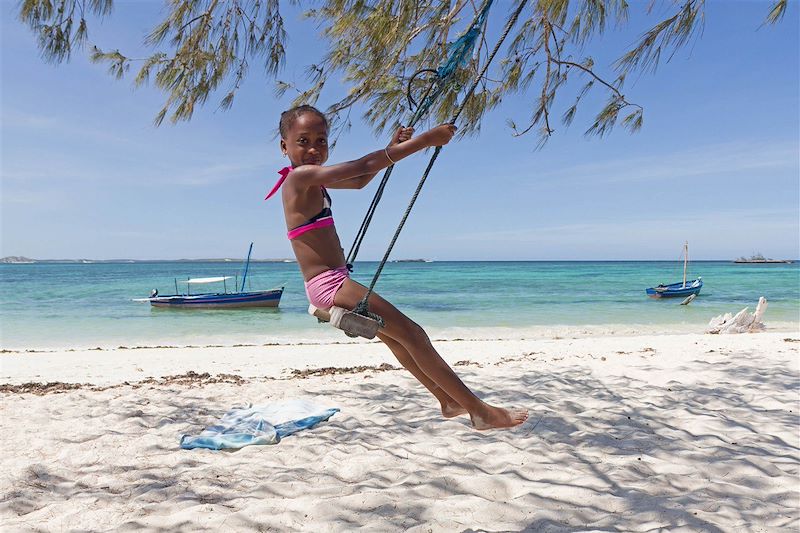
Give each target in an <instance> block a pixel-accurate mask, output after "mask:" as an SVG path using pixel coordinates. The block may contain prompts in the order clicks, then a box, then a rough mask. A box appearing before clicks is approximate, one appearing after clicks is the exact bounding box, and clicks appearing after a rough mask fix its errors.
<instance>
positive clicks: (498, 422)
mask: <svg viewBox="0 0 800 533" xmlns="http://www.w3.org/2000/svg"><path fill="white" fill-rule="evenodd" d="M469 417H470V419H472V426H473V427H474V428H475V429H478V430H483V429H492V428H510V427H514V426H518V425H520V424H522V423H523V422H525V420H527V419H528V410H527V409H502V408H500V407H492V406H491V405H487V406H486V412H485V413H481V414H480V415H479V414H477V413H475V414H470V415H469Z"/></svg>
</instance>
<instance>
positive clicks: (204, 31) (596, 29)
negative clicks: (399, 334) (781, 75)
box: [19, 0, 788, 146]
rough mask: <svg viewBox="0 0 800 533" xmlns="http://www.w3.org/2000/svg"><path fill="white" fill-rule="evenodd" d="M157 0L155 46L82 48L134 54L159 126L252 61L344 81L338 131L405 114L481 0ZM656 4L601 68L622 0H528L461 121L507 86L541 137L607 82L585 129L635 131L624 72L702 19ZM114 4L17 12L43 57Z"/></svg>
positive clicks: (83, 33)
mask: <svg viewBox="0 0 800 533" xmlns="http://www.w3.org/2000/svg"><path fill="white" fill-rule="evenodd" d="M164 1H165V4H166V9H165V16H164V19H163V20H161V21H160V22H159V23H158V24H156V25H155V27H154V28H153V29H152V30H151V32H150V33H149V34H148V35H147V36H146V39H145V44H146V45H147V46H149V47H150V48H151V49H153V53H152V54H151V55H149V56H148V57H145V58H131V57H129V56H127V55H126V54H123V53H122V52H120V51H119V50H111V51H104V50H101V49H100V48H98V47H96V46H95V47H92V51H91V56H90V57H91V59H92V60H93V61H95V62H97V63H103V64H106V65H107V66H108V69H109V73H110V74H111V75H113V76H115V77H118V78H121V77H123V76H125V74H126V73H127V72H128V71H129V70H130V68H131V65H132V64H134V63H135V64H136V65H137V66H138V72H137V73H136V76H135V77H134V84H135V85H136V86H141V85H146V84H150V83H152V84H154V85H155V86H156V87H158V88H159V89H160V90H161V91H162V92H163V93H164V94H165V95H166V101H165V103H164V106H163V107H162V109H161V110H160V111H159V113H158V114H157V115H156V118H155V124H156V125H159V124H161V123H162V121H163V120H164V119H165V118H166V117H167V116H168V115H169V118H170V120H171V121H172V122H177V121H181V120H189V119H190V118H191V117H192V115H193V113H194V111H195V109H196V108H197V107H198V106H202V105H203V104H205V103H206V101H207V99H208V98H209V96H211V95H212V93H217V92H218V91H220V93H221V94H222V97H221V99H220V101H219V106H220V107H221V108H223V109H227V108H229V107H231V105H233V101H234V98H235V95H236V92H237V90H238V89H239V87H240V86H241V83H242V82H243V80H244V79H245V77H246V76H247V74H248V70H249V67H250V65H251V63H253V64H255V65H256V66H258V67H259V68H261V69H263V72H264V74H265V75H266V76H267V77H269V78H273V79H275V83H276V87H275V93H276V95H277V96H283V95H285V94H287V93H293V95H294V97H293V103H294V104H301V103H310V104H316V103H317V102H318V101H319V100H320V99H321V98H325V97H327V98H330V97H329V96H328V95H327V94H325V89H326V87H327V86H328V85H329V81H330V80H331V79H336V80H337V81H339V82H340V83H341V84H343V85H344V86H345V87H346V91H347V92H346V94H345V95H344V96H343V97H341V98H339V99H338V100H336V101H334V102H333V103H331V104H330V105H329V106H328V108H327V111H328V114H329V115H330V118H331V120H332V124H333V125H334V126H335V127H337V128H339V129H340V131H341V129H343V128H347V127H348V126H349V125H350V123H351V119H350V114H351V110H352V109H353V108H354V106H357V107H358V108H362V109H366V111H365V112H364V114H363V118H364V120H365V121H366V122H367V123H368V124H370V125H371V126H372V127H373V128H374V129H375V130H376V131H383V130H386V129H387V128H391V127H394V126H395V125H396V124H398V123H403V122H404V120H406V119H407V118H408V116H409V115H410V114H411V112H413V111H414V106H415V104H416V103H417V102H419V101H420V100H421V99H422V98H423V97H424V94H425V92H426V90H428V88H429V87H430V84H431V76H432V75H433V74H432V70H435V69H436V68H437V67H438V66H439V65H441V64H442V63H444V62H445V61H446V59H447V56H448V52H449V50H448V43H451V42H453V41H454V40H455V39H456V38H457V37H458V35H459V34H460V33H461V32H462V31H464V30H465V28H467V27H468V26H469V24H470V23H471V22H472V20H473V18H474V17H475V14H476V12H478V11H479V10H480V9H481V7H482V5H483V1H482V0H283V2H281V0H164ZM287 2H290V3H292V4H299V5H300V6H301V7H302V8H303V9H304V10H305V11H304V16H305V17H306V18H308V19H310V20H312V21H314V22H315V23H316V24H317V26H318V27H319V29H320V33H321V35H322V37H323V38H324V40H325V41H326V42H327V48H326V49H325V50H324V51H323V52H322V54H321V55H320V57H319V58H315V61H316V62H314V63H313V64H311V65H309V67H308V69H307V79H306V80H305V83H304V84H303V85H302V86H298V85H297V84H295V83H292V82H289V81H286V80H281V79H279V78H278V76H279V73H280V70H281V67H282V66H283V64H284V61H285V48H284V47H285V43H286V32H285V30H284V22H283V16H282V14H281V6H282V4H283V5H284V6H285V5H286V3H287ZM520 2H522V0H496V1H495V5H494V6H493V7H492V9H491V11H490V15H489V16H490V18H496V19H502V20H500V22H502V23H505V21H506V19H507V17H508V16H509V15H510V14H511V13H512V12H514V11H515V10H516V9H517V8H518V7H519V6H520ZM642 4H643V3H636V4H635V6H636V7H637V8H638V7H639V6H640V5H642ZM656 6H660V7H661V8H665V9H666V11H667V13H668V14H667V16H666V18H665V19H664V20H661V21H659V22H657V23H656V24H654V25H653V26H652V27H651V28H649V29H646V30H645V31H644V32H642V34H641V36H640V38H639V39H638V40H637V41H636V42H635V43H634V45H633V47H632V48H631V49H630V50H628V51H626V52H624V53H623V54H622V55H621V56H620V57H619V59H618V60H617V61H616V62H615V63H614V64H613V66H612V67H610V68H609V69H608V72H602V73H598V72H597V70H596V67H595V64H594V61H593V59H592V58H591V57H590V56H589V55H587V54H586V53H585V51H586V50H587V49H589V48H591V43H592V39H593V38H595V37H597V36H599V35H601V34H603V33H604V32H606V31H609V30H614V29H618V28H620V27H623V26H625V25H626V24H627V23H628V12H629V10H630V6H629V4H628V3H627V2H626V1H625V0H529V1H528V2H527V4H526V5H525V8H524V11H523V12H522V16H521V17H520V19H519V21H518V22H517V24H516V27H514V28H513V29H512V32H511V34H510V38H509V39H508V40H507V45H506V46H505V47H504V49H503V55H501V56H500V57H499V59H497V60H496V64H495V65H493V68H491V69H490V70H489V71H488V73H487V74H486V75H485V77H484V78H483V79H481V80H480V83H479V85H478V86H477V88H476V91H475V92H474V93H473V95H472V96H471V97H470V98H469V99H468V100H467V101H466V104H465V108H464V111H463V113H462V114H461V119H460V123H459V126H460V129H459V131H460V132H461V133H462V134H469V133H475V132H477V131H478V130H479V129H480V124H481V120H482V118H483V117H484V116H485V114H486V113H488V112H490V111H491V110H492V109H494V108H495V107H496V106H497V105H498V104H500V102H501V101H502V100H503V98H505V97H507V96H509V95H511V94H515V93H519V94H522V95H524V96H526V97H528V98H530V115H529V119H528V120H527V121H526V123H525V124H523V125H520V126H518V125H517V124H516V123H514V122H512V121H509V126H510V127H511V128H512V129H513V130H514V134H515V135H524V134H526V133H528V132H531V131H535V132H537V134H538V145H539V146H541V145H543V144H544V143H545V142H546V141H547V139H548V138H549V137H550V136H551V135H552V134H553V132H554V131H555V127H556V125H555V124H554V120H553V117H552V116H551V115H552V112H553V106H554V105H555V104H556V102H559V103H560V102H563V101H567V102H568V104H567V105H566V108H565V109H564V110H563V112H561V114H560V122H561V124H562V125H563V126H564V127H567V126H569V125H570V124H571V123H572V122H573V121H574V119H575V118H576V116H577V115H578V110H579V107H580V105H581V103H582V101H583V100H584V98H585V97H586V96H587V95H588V94H590V93H591V92H592V91H593V90H598V89H599V90H602V91H604V92H605V94H606V96H605V98H606V103H605V105H603V107H602V108H601V109H600V110H599V112H597V113H596V115H595V117H594V120H593V121H592V123H591V125H590V126H589V127H588V129H587V130H586V134H587V135H598V136H603V135H606V134H608V133H609V132H610V131H612V130H613V129H614V127H615V126H616V125H617V124H619V125H621V126H622V127H624V128H626V129H628V130H629V131H632V132H634V131H637V130H639V129H641V127H642V125H643V122H644V110H643V108H642V107H641V106H640V105H638V104H636V103H633V102H630V101H629V100H628V99H627V97H626V95H625V93H624V83H625V79H626V78H627V77H628V76H629V75H630V74H631V73H634V72H637V71H640V72H653V71H655V69H656V68H657V67H658V65H659V64H660V63H662V62H663V61H665V60H666V61H668V60H669V59H670V58H671V57H672V56H673V55H674V54H675V53H676V51H678V50H680V49H681V48H682V47H684V46H686V45H687V44H688V43H690V42H691V41H692V40H693V39H696V38H698V37H699V36H700V35H701V34H702V29H703V24H704V12H705V11H704V8H705V1H704V0H661V1H658V0H651V1H650V2H649V4H645V7H646V9H647V10H648V12H653V11H654V10H655V7H656ZM112 7H113V0H22V2H20V9H19V18H20V21H21V22H23V23H24V24H26V25H27V26H29V27H30V29H31V30H32V31H33V32H34V34H35V35H36V36H37V38H38V44H39V49H40V51H41V54H42V57H43V59H44V60H45V61H48V62H52V63H61V62H64V61H68V60H69V59H70V56H71V53H72V50H73V48H82V47H83V46H84V45H85V43H86V42H87V39H88V24H87V18H91V17H95V18H97V19H102V18H104V17H105V16H107V15H108V14H109V13H110V12H111V10H112ZM787 7H788V0H773V2H772V4H771V6H770V9H769V12H768V13H767V15H766V18H765V20H764V24H775V23H777V22H779V21H780V20H781V19H782V18H783V16H784V14H785V12H786V9H787ZM495 25H499V24H497V23H495ZM493 46H494V43H493V42H491V41H490V39H489V38H488V37H487V36H486V35H485V34H484V35H482V36H481V39H480V40H479V42H478V45H477V46H476V49H475V51H474V53H473V55H472V57H471V58H470V59H469V61H468V63H467V64H466V65H464V66H462V67H461V68H459V69H458V70H457V71H456V72H455V73H454V75H453V79H452V81H451V82H450V83H449V84H448V85H447V86H446V87H444V90H443V92H442V93H441V95H440V97H439V98H438V100H437V101H436V102H435V103H434V105H433V106H432V107H431V109H430V115H429V117H428V121H429V122H443V121H446V120H449V119H450V118H451V115H452V113H453V111H454V109H455V108H456V107H457V106H458V105H459V104H460V103H461V102H463V101H464V98H465V97H466V95H465V94H464V93H465V91H466V87H469V86H470V85H471V84H472V81H473V80H474V79H475V77H476V76H477V75H478V73H479V72H480V71H481V69H482V68H483V66H484V65H485V62H486V61H487V57H488V55H489V52H490V49H491V48H492V47H493ZM310 59H311V58H310ZM570 94H571V96H570ZM565 98H566V100H565Z"/></svg>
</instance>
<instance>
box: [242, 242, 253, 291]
mask: <svg viewBox="0 0 800 533" xmlns="http://www.w3.org/2000/svg"><path fill="white" fill-rule="evenodd" d="M252 251H253V243H252V242H251V243H250V249H249V250H247V261H245V263H244V274H243V275H242V288H241V290H240V291H239V292H244V282H245V280H246V279H247V269H248V267H249V266H250V253H252Z"/></svg>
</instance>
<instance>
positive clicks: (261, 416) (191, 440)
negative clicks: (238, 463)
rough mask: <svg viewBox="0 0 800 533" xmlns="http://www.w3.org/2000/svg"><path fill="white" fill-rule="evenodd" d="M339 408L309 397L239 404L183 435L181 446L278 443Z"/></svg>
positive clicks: (215, 448) (204, 446)
mask: <svg viewBox="0 0 800 533" xmlns="http://www.w3.org/2000/svg"><path fill="white" fill-rule="evenodd" d="M338 412H339V409H337V408H335V407H327V406H323V405H320V404H317V403H314V402H312V401H309V400H287V401H284V402H275V403H272V404H268V405H253V406H248V407H236V408H233V409H231V410H230V411H228V412H227V413H225V414H224V415H223V417H222V420H220V422H219V424H217V425H214V426H211V427H208V428H206V429H204V430H203V432H202V433H200V434H199V435H197V436H192V435H183V436H182V437H181V448H183V449H185V450H191V449H193V448H208V449H210V450H222V449H225V448H234V449H236V448H242V447H244V446H249V445H250V444H277V443H278V442H280V440H281V439H282V438H283V437H286V436H287V435H291V434H292V433H297V432H298V431H300V430H303V429H306V428H310V427H312V426H314V425H316V424H318V423H319V422H322V421H323V420H327V419H329V418H330V417H332V416H333V415H334V414H336V413H338Z"/></svg>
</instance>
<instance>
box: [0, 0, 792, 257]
mask: <svg viewBox="0 0 800 533" xmlns="http://www.w3.org/2000/svg"><path fill="white" fill-rule="evenodd" d="M770 3H771V2H767V1H752V2H729V1H726V2H722V1H712V2H708V4H707V17H706V24H705V29H704V31H703V34H702V36H701V38H700V39H698V40H697V41H696V42H695V43H694V44H693V45H692V46H691V47H688V48H685V49H682V50H681V51H679V52H678V53H677V54H676V55H675V56H674V57H673V58H672V60H671V61H670V62H668V63H663V64H662V65H661V66H660V67H659V69H658V70H657V72H656V73H655V74H654V75H651V74H643V75H641V76H636V77H635V79H630V80H629V81H628V83H627V84H626V90H625V94H626V96H628V98H629V99H630V100H631V101H634V102H636V103H639V104H641V105H643V106H644V107H645V125H644V128H643V130H642V131H641V132H640V133H638V134H634V135H630V134H629V133H627V131H625V130H624V129H621V128H620V129H617V130H615V131H614V132H613V133H612V134H611V135H610V136H607V137H606V138H603V139H600V138H596V137H593V138H586V137H584V135H583V131H584V130H585V129H586V128H587V127H588V125H589V124H591V119H592V117H593V111H596V110H597V109H599V107H598V105H599V102H600V100H601V97H602V96H604V95H602V93H601V92H599V91H598V93H597V97H596V99H595V100H594V105H592V103H591V102H588V103H587V105H584V106H583V109H582V111H579V113H578V116H577V117H576V119H575V121H574V123H573V124H572V126H571V127H570V128H569V129H565V128H564V127H563V126H561V125H560V124H559V125H557V126H556V130H557V132H556V134H555V136H554V137H553V138H552V139H551V140H550V142H549V143H548V145H547V146H546V147H545V148H544V149H543V150H540V151H536V150H535V146H536V138H535V136H530V135H529V136H525V137H520V138H515V137H513V136H512V135H511V132H510V130H509V128H508V127H507V126H506V121H507V119H509V118H512V119H514V120H515V121H516V122H517V123H524V122H525V121H526V120H527V118H528V117H529V115H530V112H531V111H530V110H531V108H532V104H531V102H532V101H533V99H534V98H535V95H534V94H533V93H530V94H526V95H520V96H515V97H511V98H507V99H506V100H505V101H504V102H503V104H502V105H501V106H500V107H499V108H498V109H496V110H495V111H494V112H493V113H492V114H491V116H490V117H489V118H488V119H487V120H486V121H485V122H484V124H483V127H482V130H481V133H480V135H479V136H477V137H467V138H464V139H460V140H458V141H457V142H453V143H451V145H449V146H448V147H446V148H445V150H444V151H443V153H442V155H441V156H440V158H439V160H438V162H437V165H436V167H435V168H434V172H433V173H432V175H431V177H430V178H429V180H428V182H427V184H426V186H425V189H424V190H423V193H422V196H421V198H420V200H419V201H418V202H417V205H416V207H415V209H414V211H413V213H412V215H411V217H410V219H409V222H408V224H407V225H406V228H405V230H404V232H403V234H402V236H401V238H400V241H399V242H398V244H397V246H396V248H395V252H394V254H393V257H394V258H417V257H424V258H430V259H436V260H494V259H496V260H514V259H519V260H591V259H598V260H615V259H668V260H673V259H677V258H678V257H679V256H680V253H681V248H682V244H683V241H684V240H688V241H689V243H690V250H691V255H692V257H693V258H695V259H731V258H734V257H737V256H740V255H749V254H751V253H755V252H762V253H764V254H765V255H767V256H770V257H776V258H779V257H780V258H798V257H800V178H799V177H798V176H799V174H800V168H799V166H800V165H799V163H798V140H799V138H800V133H799V129H800V125H799V120H800V119H799V117H800V108H799V106H798V96H799V95H798V87H799V85H800V75H799V74H798V64H800V61H799V60H798V49H799V48H800V46H799V43H798V35H799V34H800V31H798V2H796V1H793V2H790V4H791V5H790V7H789V11H788V13H787V15H786V17H785V18H784V20H783V22H781V23H780V24H779V25H777V26H773V27H761V28H760V27H759V26H760V24H761V22H762V21H763V19H764V16H765V14H766V13H767V11H768V8H769V4H770ZM633 4H634V7H632V10H631V14H632V16H631V24H630V25H629V27H627V28H625V29H623V30H621V31H617V32H609V33H607V34H605V35H603V36H602V38H600V39H597V40H595V41H594V42H593V43H590V45H589V52H588V53H590V55H592V56H593V57H594V58H595V62H596V66H597V70H598V71H599V72H606V73H610V68H609V65H610V63H611V62H612V61H613V60H614V59H616V58H617V57H618V56H619V55H621V53H623V52H624V51H625V50H627V49H628V47H630V45H631V44H632V43H633V42H634V40H635V39H636V37H637V35H638V34H639V33H640V32H641V31H642V30H644V29H645V28H647V27H649V26H648V23H649V24H652V23H653V22H654V21H655V20H657V17H658V16H659V15H664V13H666V11H664V10H665V9H666V7H667V6H661V7H658V8H657V9H656V13H654V14H653V15H652V16H650V17H649V18H648V17H646V16H645V15H644V14H643V13H642V12H641V9H640V7H637V6H641V5H644V4H645V3H644V2H642V3H641V4H640V3H633ZM161 5H162V3H161V2H144V1H143V2H119V0H118V1H117V2H116V9H115V11H114V13H113V14H112V16H111V17H110V18H108V19H107V20H106V21H105V22H104V23H103V24H102V25H100V24H98V23H97V22H96V21H95V22H94V23H93V24H91V23H90V27H89V31H90V33H89V40H90V42H91V43H96V44H98V45H99V46H100V47H101V48H106V49H111V48H116V47H118V48H120V49H121V50H123V51H125V52H128V51H134V52H135V51H141V50H142V48H141V44H140V43H141V41H142V38H143V36H144V35H145V34H146V32H147V30H148V29H149V28H150V27H152V25H153V24H154V22H155V21H157V20H159V14H160V11H161ZM507 5H508V4H507V3H505V2H503V1H500V2H499V3H498V5H497V6H496V7H495V8H493V12H492V15H491V17H492V19H491V27H490V28H491V31H492V32H493V33H496V32H497V29H498V28H499V26H500V25H501V24H502V23H503V20H504V18H505V16H506V7H507ZM16 9H17V2H10V1H3V2H0V16H2V115H1V116H2V189H1V190H0V192H1V193H2V203H1V204H0V207H1V208H2V243H1V244H0V255H3V256H6V255H24V256H27V257H33V258H37V259H56V258H95V259H113V258H130V259H178V258H203V257H240V256H242V255H243V254H244V253H245V252H246V249H247V245H248V243H249V242H250V241H254V242H255V247H254V257H257V258H282V257H291V248H290V246H289V244H288V241H287V240H286V238H285V228H284V224H283V217H282V213H281V209H280V205H279V203H278V202H264V201H263V197H264V193H265V191H267V190H268V189H269V188H270V187H271V185H272V184H273V182H274V179H275V178H276V177H277V174H276V170H277V169H279V168H281V167H282V166H283V164H284V160H283V159H282V158H281V157H280V152H279V150H278V145H277V143H278V141H277V139H275V138H274V132H275V128H276V125H277V120H278V117H279V114H280V112H281V111H282V110H284V109H285V108H286V107H287V105H288V100H289V97H287V98H284V99H276V98H275V96H274V94H273V82H272V81H271V80H269V79H266V78H264V77H262V76H261V75H260V74H258V68H252V70H251V74H252V75H251V77H250V78H249V79H248V81H247V83H246V84H245V85H244V87H243V88H242V90H241V92H240V93H239V95H238V96H237V99H236V101H235V103H234V107H233V109H232V110H230V111H227V112H223V111H219V110H217V109H216V102H218V101H219V99H220V98H221V97H222V96H223V95H216V97H213V96H212V98H211V99H210V100H209V104H208V105H207V106H206V107H204V108H203V109H200V110H199V111H197V112H196V114H195V117H194V118H193V120H192V121H191V122H189V123H181V124H178V125H177V126H173V125H171V124H170V123H168V122H165V124H164V125H163V126H161V127H160V128H155V127H153V126H152V119H153V117H154V116H155V114H156V113H157V112H158V110H159V109H160V107H161V105H162V102H163V98H162V95H161V94H160V93H158V92H157V91H155V90H153V89H150V88H144V89H133V88H132V84H131V81H130V79H128V80H123V81H118V80H115V79H113V78H112V77H111V76H109V75H107V74H106V72H105V68H104V67H103V66H99V65H92V64H90V63H89V62H88V61H87V60H86V57H85V56H86V53H81V52H77V53H75V54H74V56H73V59H72V61H71V62H70V63H67V64H62V65H59V66H52V65H48V64H45V63H43V62H42V61H41V60H40V58H39V54H38V50H37V49H36V46H35V40H34V37H33V35H32V34H31V33H30V32H29V31H28V30H27V29H26V28H24V27H23V26H22V25H21V24H20V23H18V22H17V21H16V19H15V12H16ZM287 25H288V31H289V36H290V37H289V42H288V57H287V63H286V67H285V68H284V70H283V71H282V72H281V75H280V77H281V78H282V79H288V80H292V81H297V82H302V81H303V79H304V78H303V73H304V68H305V66H306V65H308V64H309V63H311V62H313V60H314V59H315V58H316V57H317V56H316V55H315V54H317V53H318V52H317V50H318V49H319V48H320V46H321V42H320V41H319V40H318V39H317V38H316V33H315V28H314V27H313V26H312V25H309V24H308V23H307V22H305V21H301V20H299V18H298V17H296V16H294V15H289V16H288V17H287ZM336 91H341V88H340V87H339V88H336V87H335V88H334V92H336ZM326 96H327V98H328V100H326ZM572 96H573V95H565V98H564V102H566V101H568V100H571V98H572ZM330 100H332V96H331V95H330V94H329V95H324V96H323V99H322V100H321V101H320V102H319V103H320V105H321V106H322V107H324V106H326V105H327V104H328V103H330ZM564 108H565V106H563V105H562V106H560V107H558V104H557V107H556V109H555V112H554V115H556V116H560V114H561V112H562V111H563V109H564ZM355 116H357V115H356V114H354V117H355ZM385 143H386V139H384V138H380V139H379V138H376V137H375V136H374V135H373V134H372V132H371V131H369V129H367V128H365V127H363V126H361V125H359V124H358V123H357V121H356V124H355V127H354V128H353V130H352V131H351V132H350V133H349V134H346V135H343V136H342V138H341V139H340V141H339V143H338V145H337V147H336V149H335V151H334V152H333V154H332V156H331V161H332V162H335V161H340V160H348V159H353V158H356V157H359V156H361V155H363V154H364V153H367V152H369V151H371V150H374V149H377V148H380V147H381V146H383V145H384V144H385ZM426 162H427V157H426V156H425V155H424V154H418V155H417V156H415V157H413V158H409V159H408V160H405V161H403V163H402V164H401V165H398V167H397V169H396V170H395V172H394V174H393V176H392V181H391V182H390V185H389V187H388V188H387V193H386V195H385V197H384V201H383V203H382V204H381V208H380V210H379V213H378V215H376V219H375V221H374V222H373V225H372V227H371V229H370V233H369V235H368V237H367V239H366V240H365V243H364V245H363V247H362V252H361V255H360V258H362V259H377V258H380V256H381V255H382V253H383V251H384V249H385V247H386V245H387V243H388V241H389V239H390V237H391V234H392V232H393V231H394V228H395V226H396V224H397V222H398V220H399V218H400V216H401V214H402V211H403V210H404V208H405V206H406V204H407V202H408V199H409V197H410V194H411V192H412V191H413V189H414V187H415V186H416V183H417V180H418V178H419V176H420V173H421V172H422V170H423V169H424V166H425V163H426ZM375 185H377V180H376V181H375V182H374V183H373V184H372V185H371V186H370V187H368V188H367V189H365V190H362V191H338V192H335V195H334V213H335V216H336V221H337V228H338V230H339V233H340V236H341V237H342V242H343V244H344V245H345V247H346V248H348V247H349V244H350V242H352V238H353V235H354V232H355V230H356V229H357V227H358V225H359V223H360V221H361V218H362V216H363V213H364V210H365V209H366V207H367V205H368V203H369V201H370V200H371V198H372V194H373V192H374V188H375Z"/></svg>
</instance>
